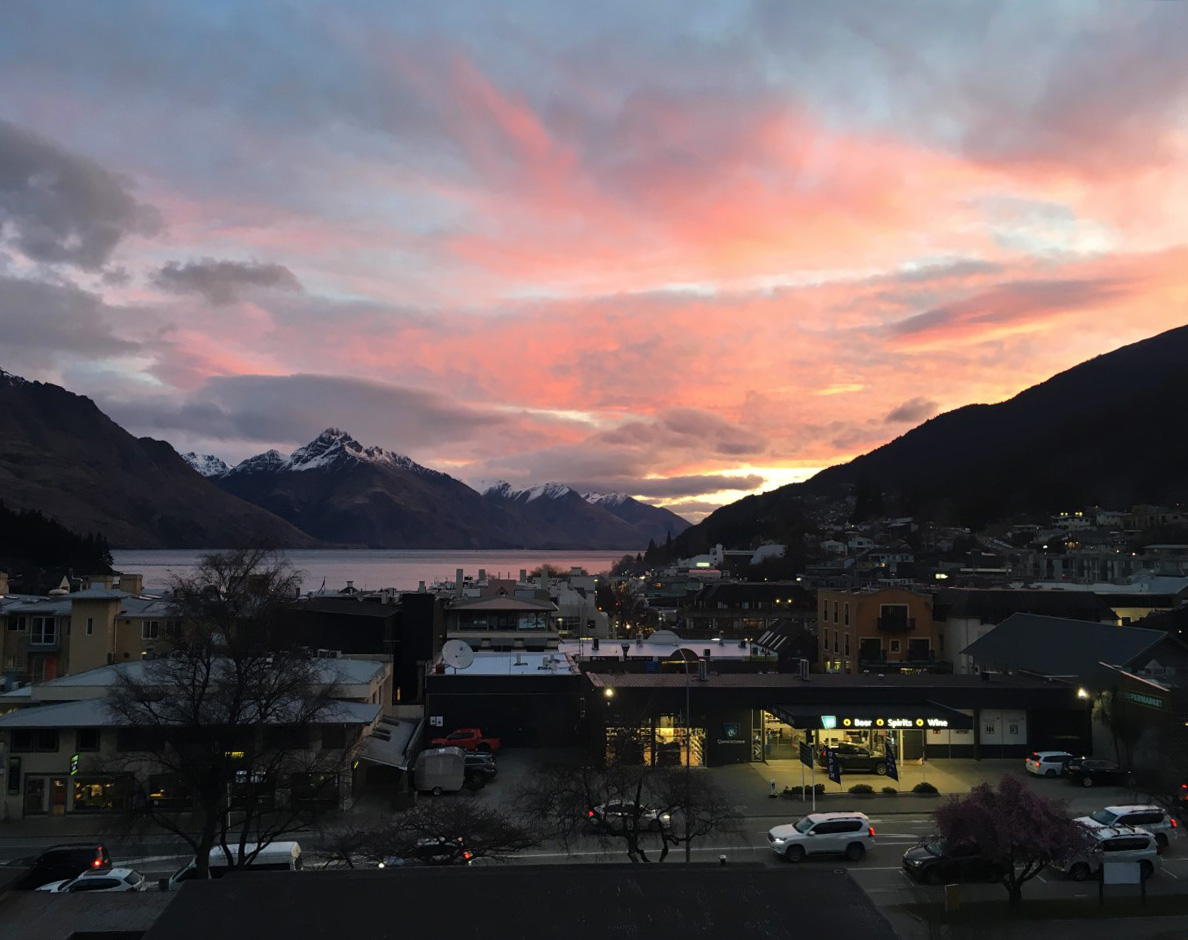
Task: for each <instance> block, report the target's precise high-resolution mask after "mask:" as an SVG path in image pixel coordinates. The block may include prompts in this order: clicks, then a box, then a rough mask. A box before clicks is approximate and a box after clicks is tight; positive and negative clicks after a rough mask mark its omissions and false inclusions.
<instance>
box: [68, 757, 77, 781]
mask: <svg viewBox="0 0 1188 940" xmlns="http://www.w3.org/2000/svg"><path fill="white" fill-rule="evenodd" d="M70 776H72V777H77V776H78V755H77V754H71V755H70Z"/></svg>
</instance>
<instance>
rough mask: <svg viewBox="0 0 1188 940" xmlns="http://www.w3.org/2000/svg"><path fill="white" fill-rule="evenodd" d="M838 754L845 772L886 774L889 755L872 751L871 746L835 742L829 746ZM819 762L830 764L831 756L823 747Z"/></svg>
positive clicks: (839, 761) (824, 765) (824, 764)
mask: <svg viewBox="0 0 1188 940" xmlns="http://www.w3.org/2000/svg"><path fill="white" fill-rule="evenodd" d="M829 750H831V751H833V753H834V754H836V755H837V761H838V763H839V764H840V765H841V770H842V773H845V774H880V775H882V774H885V773H886V772H887V755H885V754H882V753H878V754H874V753H871V750H870V748H867V747H863V746H862V745H861V744H849V743H842V744H835V745H833V747H831V748H829ZM817 763H818V764H820V765H821V766H822V767H826V766H828V764H829V758H828V756H827V755H826V753H825V750H824V749H822V750H821V752H820V753H819V754H818V755H817Z"/></svg>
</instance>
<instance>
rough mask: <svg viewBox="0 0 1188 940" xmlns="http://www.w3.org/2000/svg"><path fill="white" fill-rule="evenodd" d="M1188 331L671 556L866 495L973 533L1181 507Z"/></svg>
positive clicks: (969, 411)
mask: <svg viewBox="0 0 1188 940" xmlns="http://www.w3.org/2000/svg"><path fill="white" fill-rule="evenodd" d="M1186 363H1188V326H1184V327H1178V328H1176V329H1174V330H1169V331H1167V332H1165V333H1161V334H1159V335H1158V336H1153V337H1150V338H1149V339H1145V340H1142V341H1140V342H1137V343H1133V344H1131V345H1129V346H1124V347H1122V348H1120V349H1117V350H1114V351H1113V352H1109V353H1106V354H1104V355H1101V356H1097V357H1096V358H1094V359H1090V360H1088V361H1086V362H1083V363H1080V364H1079V365H1076V366H1074V367H1073V368H1071V369H1068V370H1066V371H1065V372H1061V373H1059V374H1057V375H1055V376H1053V377H1052V378H1050V379H1048V380H1046V381H1044V382H1041V383H1040V384H1038V385H1034V386H1032V387H1030V388H1027V389H1025V390H1024V391H1022V392H1020V393H1019V394H1017V395H1015V396H1014V397H1013V398H1011V399H1009V400H1007V401H1004V402H1000V403H998V404H993V405H967V406H965V407H963V408H957V409H955V410H953V411H950V412H946V413H945V414H942V415H939V416H937V417H935V418H932V419H931V420H929V421H926V422H924V423H923V424H921V425H920V426H918V427H916V428H913V429H912V430H910V431H908V432H907V433H906V434H904V435H902V436H901V437H898V438H896V439H895V440H893V441H891V442H890V443H888V444H885V445H883V446H882V447H879V448H876V449H875V450H872V451H870V452H869V453H867V454H863V455H862V456H860V457H856V458H854V459H853V460H851V461H850V462H848V463H845V464H839V465H838V466H835V467H829V468H827V469H825V470H822V471H821V472H820V473H818V474H816V475H815V476H813V477H812V478H811V479H809V480H807V481H805V482H804V483H793V484H789V485H788V486H783V487H780V488H779V489H776V490H772V491H770V492H767V493H763V494H761V495H759V496H748V497H746V498H745V499H742V500H739V501H738V502H736V503H732V504H731V505H729V506H724V507H722V508H721V509H718V510H717V511H715V512H713V513H711V514H710V515H709V516H707V517H706V518H705V519H703V520H702V521H701V522H700V523H699V524H698V525H696V526H694V527H692V528H691V529H689V530H687V531H686V532H685V533H683V534H682V536H681V537H680V539H678V540H677V546H676V547H677V550H678V551H680V550H685V551H688V550H690V549H695V550H701V549H700V546H704V545H712V544H714V543H715V542H722V543H723V544H732V543H734V542H735V540H736V539H737V538H738V537H740V536H743V535H745V536H746V537H749V538H750V539H759V538H776V539H779V538H781V536H786V535H787V533H788V532H789V531H790V530H791V529H794V528H800V529H803V527H804V525H805V519H804V516H803V513H804V509H805V507H806V506H807V505H809V504H811V503H820V502H826V503H829V502H836V501H837V500H839V499H841V498H842V497H844V496H848V495H851V494H854V493H856V492H857V491H859V490H862V489H865V490H866V491H867V492H868V493H875V494H879V495H880V496H881V498H882V499H881V501H882V502H883V503H884V504H885V506H886V508H887V509H888V511H895V512H899V513H903V514H915V515H918V516H921V517H923V518H927V519H932V520H936V521H948V522H953V523H957V524H961V525H967V526H970V527H971V528H979V527H981V526H982V525H984V524H986V523H988V522H993V521H998V520H1002V519H1006V518H1009V517H1010V516H1012V515H1015V514H1029V515H1030V514H1035V513H1044V512H1048V513H1051V512H1058V511H1064V510H1066V509H1069V508H1076V507H1080V506H1090V505H1100V506H1106V507H1110V508H1125V507H1127V506H1130V505H1133V504H1136V503H1176V502H1181V501H1188V472H1185V467H1188V404H1186V403H1188V392H1186V389H1188V380H1186V379H1185V377H1184V371H1185V364H1186Z"/></svg>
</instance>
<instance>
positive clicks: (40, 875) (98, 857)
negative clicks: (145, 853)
mask: <svg viewBox="0 0 1188 940" xmlns="http://www.w3.org/2000/svg"><path fill="white" fill-rule="evenodd" d="M9 865H11V866H13V867H15V868H28V869H29V871H28V873H27V874H26V875H25V876H24V877H23V878H21V880H20V881H18V882H17V883H16V884H15V885H14V887H16V888H20V889H22V890H25V891H32V890H34V889H36V888H40V887H41V886H42V885H44V884H49V883H50V882H53V881H67V880H69V879H71V878H75V877H77V876H78V875H81V874H82V873H83V872H84V871H106V870H107V869H109V868H111V856H110V855H108V854H107V849H106V848H104V847H103V846H102V845H101V844H99V843H96V842H72V843H64V844H62V845H55V846H51V847H50V848H48V849H46V850H45V851H44V852H42V853H41V854H40V855H37V856H34V857H32V858H24V859H20V860H19V861H15V862H9Z"/></svg>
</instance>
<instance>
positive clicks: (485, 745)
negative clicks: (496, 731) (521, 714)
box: [429, 728, 499, 752]
mask: <svg viewBox="0 0 1188 940" xmlns="http://www.w3.org/2000/svg"><path fill="white" fill-rule="evenodd" d="M429 743H430V744H431V745H432V746H433V747H460V748H462V750H464V751H488V752H490V751H498V750H499V739H498V738H485V737H483V733H482V731H480V730H479V729H478V728H459V729H458V730H457V731H451V732H450V733H449V734H447V735H446V736H445V737H444V738H434V739H433V740H432V741H430V742H429Z"/></svg>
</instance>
